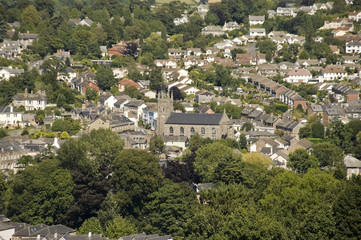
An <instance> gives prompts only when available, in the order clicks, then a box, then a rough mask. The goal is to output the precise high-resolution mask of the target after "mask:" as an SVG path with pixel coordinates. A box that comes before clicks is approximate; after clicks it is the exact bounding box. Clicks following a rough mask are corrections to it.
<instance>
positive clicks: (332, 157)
mask: <svg viewBox="0 0 361 240" xmlns="http://www.w3.org/2000/svg"><path fill="white" fill-rule="evenodd" d="M312 155H313V156H315V157H316V158H317V159H318V161H319V163H320V167H326V166H328V167H330V168H333V167H335V166H336V165H338V164H340V163H342V161H343V154H342V149H341V148H339V147H338V146H336V145H334V144H332V143H329V142H324V143H318V144H315V145H314V146H313V150H312Z"/></svg>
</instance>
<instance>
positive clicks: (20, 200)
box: [7, 159, 74, 224]
mask: <svg viewBox="0 0 361 240" xmlns="http://www.w3.org/2000/svg"><path fill="white" fill-rule="evenodd" d="M73 188H74V182H73V180H72V177H71V175H70V172H69V171H68V170H64V169H61V168H59V162H58V161H56V160H54V159H51V160H44V161H43V162H41V163H39V164H37V165H35V166H28V167H27V168H26V169H25V170H24V171H23V172H21V173H19V174H17V175H15V177H14V182H13V183H12V186H11V189H12V191H11V196H10V199H9V206H8V209H7V216H9V217H10V218H11V219H14V221H22V222H28V223H30V224H40V223H45V224H56V223H60V222H62V219H63V217H64V213H65V212H66V211H67V210H68V209H69V208H70V207H71V206H72V204H73V201H74V197H73V195H72V190H73Z"/></svg>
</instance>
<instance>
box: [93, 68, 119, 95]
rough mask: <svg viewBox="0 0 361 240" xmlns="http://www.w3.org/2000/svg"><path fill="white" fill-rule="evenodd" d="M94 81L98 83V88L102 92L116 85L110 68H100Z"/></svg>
mask: <svg viewBox="0 0 361 240" xmlns="http://www.w3.org/2000/svg"><path fill="white" fill-rule="evenodd" d="M95 79H96V81H97V83H98V87H99V88H100V89H102V90H103V91H105V90H110V89H111V88H112V87H113V86H114V84H115V83H116V80H115V78H114V74H113V71H112V70H111V69H110V68H105V67H102V68H100V69H99V70H98V71H97V73H96V77H95Z"/></svg>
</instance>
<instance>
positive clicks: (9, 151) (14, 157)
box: [0, 139, 28, 173]
mask: <svg viewBox="0 0 361 240" xmlns="http://www.w3.org/2000/svg"><path fill="white" fill-rule="evenodd" d="M27 153H28V151H27V150H26V149H23V148H22V147H20V144H19V143H16V142H13V141H7V140H5V139H2V140H1V141H0V170H1V171H9V170H13V171H15V173H16V172H17V162H18V160H19V159H20V158H21V157H22V156H24V155H26V154H27Z"/></svg>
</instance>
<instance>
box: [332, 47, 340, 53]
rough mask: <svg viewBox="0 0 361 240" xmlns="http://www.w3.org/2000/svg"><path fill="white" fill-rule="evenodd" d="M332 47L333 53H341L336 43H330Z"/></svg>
mask: <svg viewBox="0 0 361 240" xmlns="http://www.w3.org/2000/svg"><path fill="white" fill-rule="evenodd" d="M330 49H331V51H332V53H333V54H340V49H338V47H337V46H336V45H330Z"/></svg>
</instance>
